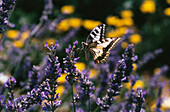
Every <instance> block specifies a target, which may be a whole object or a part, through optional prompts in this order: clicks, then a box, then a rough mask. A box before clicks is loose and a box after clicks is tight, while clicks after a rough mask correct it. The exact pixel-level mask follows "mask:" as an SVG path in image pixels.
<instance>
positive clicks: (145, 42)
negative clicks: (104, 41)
mask: <svg viewBox="0 0 170 112" xmlns="http://www.w3.org/2000/svg"><path fill="white" fill-rule="evenodd" d="M49 1H50V0H44V1H43V0H17V2H16V5H15V8H14V10H13V12H12V14H11V15H10V18H9V22H10V25H9V27H8V28H7V30H6V31H5V33H4V34H5V36H6V39H5V43H4V48H3V50H2V51H1V53H0V58H1V59H0V72H1V75H0V79H1V83H4V82H5V81H6V79H7V78H5V76H8V77H9V76H10V75H12V76H14V77H15V78H16V79H17V81H18V86H20V83H19V82H20V81H21V80H23V79H27V78H28V72H29V71H30V70H32V67H33V65H35V66H39V67H40V68H41V67H42V66H44V60H45V59H46V58H45V57H46V52H47V51H46V49H45V48H44V44H45V42H47V43H48V45H50V44H51V42H52V43H55V41H56V40H57V41H58V43H59V45H60V47H59V48H58V53H57V55H58V56H59V60H60V62H62V58H63V57H65V56H66V53H65V48H67V47H68V45H69V44H72V43H73V42H74V41H75V40H78V42H79V43H78V47H80V48H81V42H83V41H85V40H86V38H87V36H88V35H89V33H90V31H91V30H92V29H93V28H95V27H96V26H97V25H99V24H102V23H103V24H106V32H105V37H106V38H109V37H122V38H123V41H121V42H120V43H119V44H118V45H117V46H119V48H117V47H115V49H119V52H115V53H116V54H114V53H113V58H114V59H116V56H117V55H118V59H120V57H121V54H122V53H123V52H124V50H125V48H126V47H127V46H128V44H134V46H135V54H136V55H138V60H137V61H136V63H135V64H134V70H135V71H137V74H138V75H139V76H143V80H144V79H145V78H146V80H145V81H143V82H149V80H150V79H149V77H151V76H153V74H155V73H158V72H160V70H161V69H160V68H161V66H163V65H167V66H169V65H170V59H169V58H170V52H169V51H170V50H169V48H170V47H169V44H170V0H104V1H103V0H53V1H52V3H51V2H49ZM33 31H35V33H34V32H33ZM129 31H131V33H130V35H129V34H128V32H129ZM30 35H31V37H30ZM115 49H112V51H113V52H114V50H115ZM111 54H112V53H111ZM115 55H116V56H115ZM114 56H115V57H114ZM79 61H80V62H79V63H78V64H77V67H79V69H82V70H83V69H84V68H90V67H91V63H93V57H92V56H91V57H90V59H89V60H88V61H86V60H85V57H84V55H82V56H81V58H80V60H79ZM61 66H62V67H64V65H63V64H62V65H61ZM113 66H115V65H113ZM112 69H113V68H112ZM91 70H92V71H91V72H92V73H94V74H97V72H98V71H97V70H95V69H91ZM169 74H170V72H169V71H168V72H167V73H165V75H164V78H163V80H165V81H166V82H168V80H169V78H170V75H169ZM2 77H3V78H2ZM141 79H142V78H141ZM63 80H64V79H63ZM142 84H143V83H142ZM166 87H168V83H167V86H166ZM145 88H146V85H145ZM167 90H168V88H166V89H165V91H167ZM167 96H168V95H167Z"/></svg>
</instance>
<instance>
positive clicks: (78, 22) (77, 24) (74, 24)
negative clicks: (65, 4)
mask: <svg viewBox="0 0 170 112" xmlns="http://www.w3.org/2000/svg"><path fill="white" fill-rule="evenodd" d="M69 25H70V26H71V27H72V28H78V27H80V26H81V25H82V20H81V19H80V18H70V19H69Z"/></svg>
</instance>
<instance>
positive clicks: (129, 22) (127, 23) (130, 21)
mask: <svg viewBox="0 0 170 112" xmlns="http://www.w3.org/2000/svg"><path fill="white" fill-rule="evenodd" d="M122 21H123V22H122V23H123V24H124V25H125V26H132V25H133V19H132V18H124V19H123V20H122Z"/></svg>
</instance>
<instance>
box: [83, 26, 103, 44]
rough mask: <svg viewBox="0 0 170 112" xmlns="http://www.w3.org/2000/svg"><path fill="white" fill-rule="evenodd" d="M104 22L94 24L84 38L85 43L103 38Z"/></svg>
mask: <svg viewBox="0 0 170 112" xmlns="http://www.w3.org/2000/svg"><path fill="white" fill-rule="evenodd" d="M104 33H105V24H100V25H98V26H96V27H95V28H94V29H93V30H92V31H91V32H90V34H89V36H88V37H87V39H86V43H87V44H91V43H93V42H96V41H102V40H104Z"/></svg>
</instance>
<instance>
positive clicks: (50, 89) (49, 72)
mask: <svg viewBox="0 0 170 112" xmlns="http://www.w3.org/2000/svg"><path fill="white" fill-rule="evenodd" d="M57 46H58V43H57V42H56V43H55V45H54V46H53V44H51V47H49V46H48V45H47V43H46V44H45V47H46V48H47V49H48V50H49V51H50V52H49V53H48V55H49V58H48V61H47V66H46V68H45V75H46V80H45V81H44V82H43V84H42V85H41V87H43V88H42V89H41V90H43V96H42V98H43V99H45V100H47V101H48V102H45V103H44V105H43V110H46V111H52V112H54V111H55V110H56V109H57V107H58V106H59V105H61V101H57V99H58V94H56V88H57V85H58V82H57V81H56V80H57V79H58V78H59V77H60V75H61V71H62V70H61V68H60V63H59V61H58V57H57V56H55V52H56V48H57Z"/></svg>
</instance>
